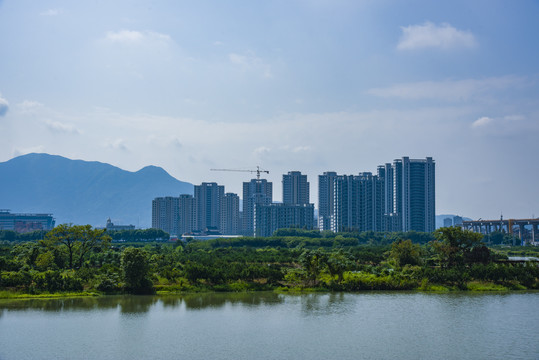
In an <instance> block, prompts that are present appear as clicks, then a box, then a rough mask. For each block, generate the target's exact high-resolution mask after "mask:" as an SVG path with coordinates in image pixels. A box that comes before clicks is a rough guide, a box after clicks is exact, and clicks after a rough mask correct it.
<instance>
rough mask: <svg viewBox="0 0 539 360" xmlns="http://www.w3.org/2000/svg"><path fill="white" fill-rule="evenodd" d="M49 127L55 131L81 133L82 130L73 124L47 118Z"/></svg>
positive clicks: (46, 121) (46, 123) (46, 122)
mask: <svg viewBox="0 0 539 360" xmlns="http://www.w3.org/2000/svg"><path fill="white" fill-rule="evenodd" d="M44 123H45V125H47V128H48V129H49V130H51V131H52V132H55V133H67V134H80V133H81V132H80V131H79V129H77V128H76V127H75V126H73V125H71V124H65V123H62V122H60V121H51V120H45V121H44Z"/></svg>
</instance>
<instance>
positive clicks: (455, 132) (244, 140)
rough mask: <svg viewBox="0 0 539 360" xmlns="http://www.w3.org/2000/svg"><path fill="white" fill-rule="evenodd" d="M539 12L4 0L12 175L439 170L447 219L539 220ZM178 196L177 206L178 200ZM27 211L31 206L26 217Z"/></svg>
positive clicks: (393, 0) (5, 112)
mask: <svg viewBox="0 0 539 360" xmlns="http://www.w3.org/2000/svg"><path fill="white" fill-rule="evenodd" d="M538 18H539V2H538V1H535V0H520V1H510V0H507V1H505V0H504V1H498V0H485V1H479V0H478V1H475V0H465V1H460V0H451V1H427V0H425V1H424V0H421V1H420V0H417V1H416V0H410V1H400V0H376V1H375V0H372V1H371V0H364V1H363V0H352V1H346V0H331V1H329V0H327V1H326V0H312V1H307V0H283V1H280V0H275V1H248V0H243V1H234V0H229V1H217V0H216V1H204V0H197V1H164V0H163V1H150V0H146V1H136V0H129V1H127V0H126V1H123V0H117V1H105V0H103V1H101V0H94V1H82V2H79V1H60V0H59V1H47V0H44V1H28V0H16V1H15V0H7V1H6V0H4V1H1V0H0V161H7V160H9V159H11V158H14V157H17V156H20V155H23V154H27V153H31V152H44V153H49V154H56V155H61V156H65V157H68V158H71V159H82V160H88V161H101V162H106V163H110V164H112V165H115V166H118V167H120V168H122V169H125V170H129V171H137V170H139V169H140V168H142V167H144V166H147V165H156V166H161V167H163V168H164V169H165V170H167V171H168V172H169V173H170V174H171V175H172V176H174V177H176V178H177V179H179V180H182V181H188V182H191V183H193V184H200V183H201V182H203V181H205V182H210V181H216V182H218V183H219V184H222V185H225V191H227V192H235V193H238V194H240V197H241V191H242V190H241V186H242V182H243V181H248V180H249V179H251V178H252V176H253V175H252V174H250V173H248V172H245V173H242V172H217V171H210V169H212V168H225V169H256V166H260V167H261V168H263V169H266V170H268V171H269V172H270V173H269V174H265V175H266V176H265V177H266V178H267V179H268V180H270V181H272V182H273V184H274V190H273V192H274V200H281V199H282V195H281V194H282V190H281V189H282V186H281V181H282V174H284V173H287V172H288V171H293V170H297V171H301V172H302V173H304V174H307V175H308V178H309V181H310V183H311V201H312V202H315V203H316V202H317V189H318V175H319V174H322V173H323V172H324V171H336V172H338V173H339V174H357V173H359V172H366V171H370V172H373V173H375V172H376V168H377V166H378V165H381V164H384V163H387V162H392V161H393V160H394V159H397V158H401V157H403V156H409V157H411V158H425V157H427V156H431V157H433V158H434V160H435V161H436V213H437V214H459V215H462V216H466V217H470V218H473V219H478V218H483V219H487V218H493V219H496V218H499V217H500V215H501V214H503V216H504V217H505V218H529V217H532V216H533V217H538V216H539V201H538V200H539V186H537V184H538V180H539V160H538V154H539V42H538V41H537V36H538V35H539V21H537V19H538ZM171 195H177V194H171ZM13 210H16V211H21V210H22V209H13Z"/></svg>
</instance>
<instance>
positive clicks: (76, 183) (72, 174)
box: [0, 154, 193, 228]
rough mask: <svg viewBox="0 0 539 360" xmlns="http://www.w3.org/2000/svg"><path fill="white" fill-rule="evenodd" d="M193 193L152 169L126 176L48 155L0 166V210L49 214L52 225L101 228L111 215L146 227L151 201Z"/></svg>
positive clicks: (109, 167)
mask: <svg viewBox="0 0 539 360" xmlns="http://www.w3.org/2000/svg"><path fill="white" fill-rule="evenodd" d="M192 193H193V185H192V184H190V183H187V182H183V181H179V180H177V179H175V178H174V177H172V176H171V175H169V174H168V173H167V172H166V171H165V170H163V169H162V168H160V167H156V166H147V167H145V168H143V169H141V170H139V171H136V172H130V171H125V170H122V169H120V168H117V167H115V166H112V165H110V164H105V163H100V162H96V161H92V162H89V161H83V160H71V159H67V158H64V157H61V156H57V155H49V154H28V155H23V156H19V157H16V158H13V159H11V160H9V161H6V162H3V163H0V209H10V210H11V212H17V213H25V212H34V213H52V214H53V216H54V217H55V218H56V224H61V223H73V224H90V225H93V226H105V222H106V220H107V218H108V217H110V218H111V219H112V221H113V222H114V223H115V224H133V225H135V226H137V228H138V227H141V228H146V227H150V226H151V222H152V200H153V199H154V198H155V197H159V196H178V195H179V194H192Z"/></svg>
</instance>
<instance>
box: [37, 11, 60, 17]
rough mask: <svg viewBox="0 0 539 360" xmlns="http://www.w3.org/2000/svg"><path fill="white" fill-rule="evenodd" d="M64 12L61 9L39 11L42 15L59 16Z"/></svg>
mask: <svg viewBox="0 0 539 360" xmlns="http://www.w3.org/2000/svg"><path fill="white" fill-rule="evenodd" d="M61 13H62V10H61V9H48V10H45V11H42V12H41V13H39V15H41V16H57V15H60V14H61Z"/></svg>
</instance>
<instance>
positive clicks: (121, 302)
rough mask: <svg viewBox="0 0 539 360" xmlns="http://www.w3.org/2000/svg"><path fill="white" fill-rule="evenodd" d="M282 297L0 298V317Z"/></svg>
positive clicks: (255, 302) (197, 306)
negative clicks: (22, 312) (31, 312)
mask: <svg viewBox="0 0 539 360" xmlns="http://www.w3.org/2000/svg"><path fill="white" fill-rule="evenodd" d="M283 301H284V300H283V297H282V296H279V294H276V293H273V292H259V293H205V294H187V295H168V296H101V297H80V298H62V299H16V300H11V299H7V300H0V316H2V314H3V313H4V311H6V310H9V311H44V312H62V311H93V310H96V309H99V310H107V309H117V308H118V309H119V311H120V312H121V313H123V314H137V313H145V312H148V311H149V310H150V309H151V308H152V306H154V305H156V304H158V303H160V304H162V306H163V307H165V308H169V309H174V308H179V307H180V306H181V305H182V304H185V308H186V309H187V310H202V309H206V308H221V307H224V306H225V305H227V304H232V305H234V304H241V305H246V306H259V305H277V304H280V303H282V302H283Z"/></svg>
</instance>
